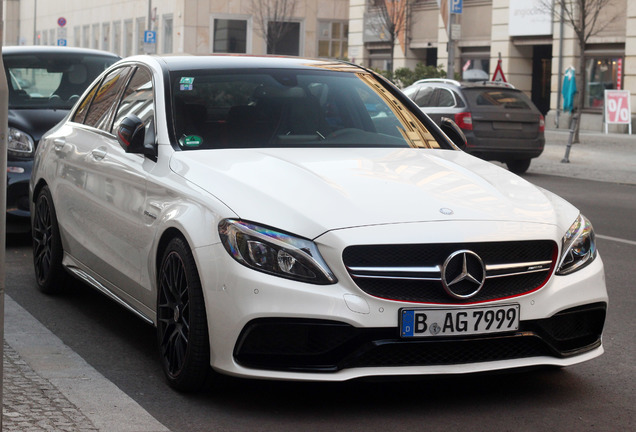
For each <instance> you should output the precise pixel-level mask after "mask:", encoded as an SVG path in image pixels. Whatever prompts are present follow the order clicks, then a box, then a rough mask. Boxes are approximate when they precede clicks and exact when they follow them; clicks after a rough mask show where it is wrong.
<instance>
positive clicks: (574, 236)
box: [556, 215, 596, 275]
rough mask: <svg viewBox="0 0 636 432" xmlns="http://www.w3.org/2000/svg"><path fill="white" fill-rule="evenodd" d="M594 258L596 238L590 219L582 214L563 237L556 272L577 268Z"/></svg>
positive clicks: (562, 272)
mask: <svg viewBox="0 0 636 432" xmlns="http://www.w3.org/2000/svg"><path fill="white" fill-rule="evenodd" d="M594 258H596V240H595V238H594V229H593V228H592V224H591V223H590V221H589V220H588V219H587V218H586V217H585V216H583V215H579V217H578V218H577V219H576V221H574V223H573V224H572V226H571V227H570V229H569V230H568V232H567V233H565V236H564V237H563V249H562V252H561V259H560V260H559V266H558V267H557V272H556V274H558V275H566V274H569V273H572V272H573V271H576V270H579V269H581V268H583V267H585V266H586V265H588V264H589V263H591V262H592V261H593V260H594Z"/></svg>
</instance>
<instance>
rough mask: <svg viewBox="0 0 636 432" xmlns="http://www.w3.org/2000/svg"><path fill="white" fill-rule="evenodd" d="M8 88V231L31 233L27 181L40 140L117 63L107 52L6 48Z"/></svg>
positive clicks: (75, 49) (20, 47) (30, 47)
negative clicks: (95, 81) (29, 231)
mask: <svg viewBox="0 0 636 432" xmlns="http://www.w3.org/2000/svg"><path fill="white" fill-rule="evenodd" d="M2 59H3V61H4V68H5V73H6V76H7V83H8V86H9V118H8V119H9V130H8V137H7V138H8V143H7V148H8V163H7V165H8V166H7V173H8V174H7V175H8V178H7V186H8V189H7V229H8V230H9V231H10V232H11V231H13V232H15V231H28V229H29V178H30V177H31V166H32V165H33V154H34V152H35V148H36V147H37V145H38V142H39V140H40V137H41V136H42V135H43V134H44V132H46V131H47V130H49V129H51V128H52V127H53V126H55V125H56V124H57V123H58V122H59V121H60V120H62V118H64V116H66V114H67V113H68V111H69V110H70V109H71V108H72V107H73V105H74V104H75V102H76V101H77V100H78V99H79V97H80V96H81V95H82V93H84V90H86V88H87V87H88V85H89V84H90V83H91V82H93V80H94V79H95V78H96V77H97V76H98V75H99V74H100V73H102V71H104V69H106V68H107V67H108V66H110V65H111V64H113V63H115V62H116V61H117V60H119V57H118V56H117V55H115V54H112V53H107V52H103V51H97V50H91V49H80V48H66V47H49V46H15V47H3V48H2Z"/></svg>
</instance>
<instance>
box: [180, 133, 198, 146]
mask: <svg viewBox="0 0 636 432" xmlns="http://www.w3.org/2000/svg"><path fill="white" fill-rule="evenodd" d="M182 140H183V146H184V147H199V146H200V145H201V144H203V138H201V137H200V136H197V135H188V136H187V137H184V138H182Z"/></svg>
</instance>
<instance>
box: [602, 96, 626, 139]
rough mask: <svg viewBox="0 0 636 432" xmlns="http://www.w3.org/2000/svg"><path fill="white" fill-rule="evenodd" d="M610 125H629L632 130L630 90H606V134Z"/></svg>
mask: <svg viewBox="0 0 636 432" xmlns="http://www.w3.org/2000/svg"><path fill="white" fill-rule="evenodd" d="M608 124H626V125H629V128H630V134H631V128H632V110H631V106H630V98H629V90H605V133H607V125H608Z"/></svg>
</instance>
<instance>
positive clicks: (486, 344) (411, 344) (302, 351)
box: [234, 303, 606, 372]
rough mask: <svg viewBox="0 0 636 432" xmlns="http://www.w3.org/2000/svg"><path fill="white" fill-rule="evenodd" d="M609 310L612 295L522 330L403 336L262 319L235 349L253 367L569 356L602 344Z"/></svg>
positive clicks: (332, 368) (312, 368)
mask: <svg viewBox="0 0 636 432" xmlns="http://www.w3.org/2000/svg"><path fill="white" fill-rule="evenodd" d="M605 310H606V304H605V303H597V304H592V305H587V306H583V307H577V308H573V309H569V310H566V311H563V312H560V313H558V314H556V315H554V316H553V317H551V318H547V319H542V320H533V321H522V322H521V324H520V329H519V331H517V332H513V333H507V334H500V335H481V336H474V337H469V338H457V337H455V338H422V339H401V338H399V337H398V329H397V328H356V327H352V326H350V325H348V324H344V323H340V322H335V321H325V320H313V319H274V318H268V319H258V320H254V321H251V322H250V323H248V324H247V325H246V327H245V328H244V329H243V332H242V333H241V335H240V337H239V340H238V342H237V344H236V347H235V349H234V357H235V359H236V361H237V362H238V363H239V364H241V365H243V366H245V367H251V368H256V369H267V370H285V371H305V372H336V371H338V370H342V369H349V368H356V367H370V366H378V367H394V366H433V365H437V366H439V365H456V364H469V363H478V362H487V361H497V360H510V359H519V358H530V357H538V356H550V357H556V358H564V357H568V356H572V355H575V354H580V353H582V352H585V351H589V350H591V349H594V348H596V347H597V346H599V345H600V343H601V334H602V331H603V326H604V322H605Z"/></svg>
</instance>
